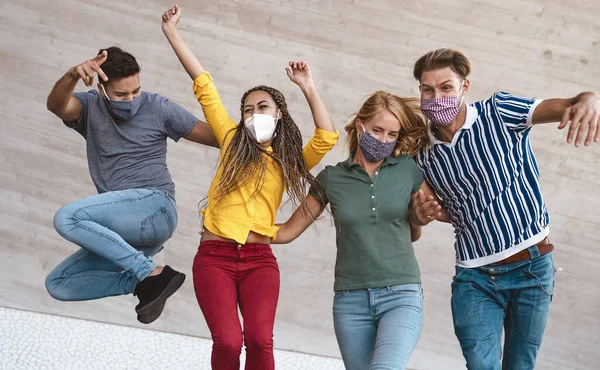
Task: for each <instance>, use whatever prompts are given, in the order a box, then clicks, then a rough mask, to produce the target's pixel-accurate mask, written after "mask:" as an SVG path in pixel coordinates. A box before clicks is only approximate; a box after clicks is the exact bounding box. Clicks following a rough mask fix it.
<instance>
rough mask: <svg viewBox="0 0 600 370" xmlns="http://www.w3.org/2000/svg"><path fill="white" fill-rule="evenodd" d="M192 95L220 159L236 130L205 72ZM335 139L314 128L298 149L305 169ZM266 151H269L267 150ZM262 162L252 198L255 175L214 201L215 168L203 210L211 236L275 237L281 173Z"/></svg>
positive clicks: (220, 170)
mask: <svg viewBox="0 0 600 370" xmlns="http://www.w3.org/2000/svg"><path fill="white" fill-rule="evenodd" d="M194 94H195V95H196V99H198V102H199V103H200V105H202V111H203V112H204V117H205V118H206V121H207V122H208V124H209V126H210V128H211V130H212V132H213V134H214V135H215V138H216V139H217V142H218V143H219V146H220V147H221V154H220V158H221V159H222V157H223V153H224V152H225V148H227V145H229V142H230V141H231V138H232V137H233V134H230V135H229V136H227V141H226V142H225V136H226V135H227V132H229V130H231V129H236V128H237V127H238V124H237V123H236V122H234V121H233V120H232V119H231V118H230V117H229V115H228V114H227V111H226V110H225V107H224V106H223V103H222V102H221V98H220V97H219V93H218V92H217V89H216V87H215V85H214V83H213V80H212V77H211V76H210V74H209V73H208V72H204V73H202V74H201V75H200V76H198V77H197V78H196V79H195V80H194ZM338 137H339V133H338V132H337V131H336V132H329V131H325V130H321V129H319V128H317V129H315V133H314V135H313V137H312V138H311V139H310V141H309V142H308V144H306V146H305V147H304V149H303V150H302V155H303V157H304V160H305V161H306V166H307V168H308V169H309V170H310V169H311V168H313V167H314V166H315V165H317V163H319V162H320V161H321V159H323V157H324V156H325V154H327V152H329V151H330V150H331V149H332V148H333V146H334V145H335V144H336V143H337V139H338ZM267 150H272V149H271V148H270V147H269V148H268V149H267ZM265 159H266V161H267V171H266V174H265V179H264V183H263V187H262V189H261V191H260V193H259V194H258V195H257V196H255V197H252V195H253V194H254V190H255V189H256V187H257V185H258V182H259V180H260V174H256V176H254V178H253V179H252V181H250V182H249V183H248V184H246V185H245V186H243V187H242V188H240V189H237V190H234V191H232V192H230V193H229V194H227V195H226V196H225V198H224V199H223V200H221V201H220V202H218V199H216V198H217V196H216V187H217V185H218V183H219V180H220V178H221V176H222V174H223V167H222V166H219V168H218V169H217V174H216V176H215V178H214V179H213V182H212V184H211V186H210V189H209V191H208V206H207V208H206V210H204V211H203V213H204V227H205V228H206V229H208V230H209V231H210V232H211V233H213V234H215V235H219V236H221V237H223V238H227V239H233V240H235V241H236V242H238V243H245V242H246V239H247V238H248V234H249V233H250V231H254V232H255V233H257V234H260V235H265V236H268V237H271V238H273V237H274V236H275V234H277V230H278V229H279V228H278V227H276V226H275V220H276V217H277V209H278V208H279V206H280V205H281V199H282V197H283V191H284V190H285V189H284V182H283V172H282V170H281V167H280V166H279V164H278V163H276V162H275V161H274V160H273V159H272V158H271V157H269V156H267V155H265Z"/></svg>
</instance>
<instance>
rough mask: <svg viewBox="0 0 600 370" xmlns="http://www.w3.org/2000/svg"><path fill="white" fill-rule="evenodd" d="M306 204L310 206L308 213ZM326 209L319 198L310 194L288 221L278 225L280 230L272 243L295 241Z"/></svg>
mask: <svg viewBox="0 0 600 370" xmlns="http://www.w3.org/2000/svg"><path fill="white" fill-rule="evenodd" d="M304 205H307V206H308V213H307V212H306V209H305V208H304ZM324 209H325V206H323V205H322V204H321V202H319V201H318V200H317V198H315V197H314V196H312V195H310V194H309V195H308V196H307V197H306V199H305V200H304V204H303V205H302V206H300V207H298V209H296V211H294V214H293V215H292V217H290V219H289V220H287V222H285V223H283V224H277V225H276V226H279V231H277V235H276V236H275V239H274V240H273V241H272V243H273V244H286V243H289V242H291V241H293V240H294V239H296V238H297V237H299V236H300V235H301V234H302V233H303V232H304V231H305V230H306V229H308V227H309V226H310V225H311V224H312V223H313V222H314V220H316V219H317V217H319V216H320V215H321V213H322V212H323V210H324Z"/></svg>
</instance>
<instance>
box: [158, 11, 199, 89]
mask: <svg viewBox="0 0 600 370" xmlns="http://www.w3.org/2000/svg"><path fill="white" fill-rule="evenodd" d="M180 18H181V8H180V7H179V5H174V6H173V7H172V8H171V9H169V10H167V11H166V12H164V14H163V16H162V31H163V33H164V34H165V36H166V38H167V40H169V43H170V44H171V47H172V48H173V51H175V54H176V55H177V58H179V61H180V62H181V64H182V65H183V68H185V71H186V72H187V73H188V75H189V76H190V77H191V78H192V80H195V79H196V78H197V77H198V76H200V75H201V74H202V73H204V68H202V65H201V64H200V62H199V61H198V59H197V58H196V56H195V55H194V53H192V50H191V49H190V48H189V46H188V45H187V44H186V43H185V41H184V40H183V38H182V37H181V35H180V34H179V31H178V30H177V24H178V23H179V19H180Z"/></svg>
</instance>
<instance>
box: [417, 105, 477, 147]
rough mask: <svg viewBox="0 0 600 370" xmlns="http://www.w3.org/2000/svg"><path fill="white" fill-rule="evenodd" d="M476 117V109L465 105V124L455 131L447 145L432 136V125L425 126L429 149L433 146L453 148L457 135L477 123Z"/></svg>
mask: <svg viewBox="0 0 600 370" xmlns="http://www.w3.org/2000/svg"><path fill="white" fill-rule="evenodd" d="M478 115H479V112H477V108H475V107H474V106H472V105H469V104H467V115H466V116H465V123H464V124H463V125H462V127H461V128H459V129H458V131H456V134H454V138H453V139H452V142H451V143H447V142H445V141H441V140H438V139H437V138H436V137H435V136H434V135H433V132H432V131H431V128H432V127H433V123H431V122H429V124H428V125H427V133H428V135H429V147H430V148H432V147H433V146H435V145H437V144H444V145H449V146H453V145H454V144H455V142H456V140H457V139H458V133H459V132H460V131H462V130H468V129H470V128H471V127H473V124H474V123H475V121H477V117H478Z"/></svg>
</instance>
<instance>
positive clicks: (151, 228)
mask: <svg viewBox="0 0 600 370" xmlns="http://www.w3.org/2000/svg"><path fill="white" fill-rule="evenodd" d="M173 221H174V220H172V219H171V217H170V216H169V213H168V212H167V210H166V209H165V207H162V208H160V209H159V210H158V211H156V212H154V213H153V214H151V215H150V216H148V217H147V218H146V219H144V220H143V221H142V227H141V230H140V239H141V240H142V243H143V244H145V245H152V244H162V243H164V242H166V241H167V240H168V239H169V238H170V237H171V235H173V229H174V228H175V225H174V223H173Z"/></svg>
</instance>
